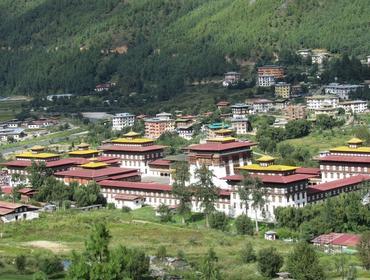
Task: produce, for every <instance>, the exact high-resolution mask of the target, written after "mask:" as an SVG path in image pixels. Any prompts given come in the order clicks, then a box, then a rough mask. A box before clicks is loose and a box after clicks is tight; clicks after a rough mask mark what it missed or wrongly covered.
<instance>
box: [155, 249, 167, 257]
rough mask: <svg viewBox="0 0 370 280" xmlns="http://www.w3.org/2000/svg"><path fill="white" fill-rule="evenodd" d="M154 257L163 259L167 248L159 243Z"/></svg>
mask: <svg viewBox="0 0 370 280" xmlns="http://www.w3.org/2000/svg"><path fill="white" fill-rule="evenodd" d="M156 257H157V258H159V259H161V260H163V259H164V258H165V257H167V249H166V247H165V246H163V245H161V246H159V247H158V249H157V253H156Z"/></svg>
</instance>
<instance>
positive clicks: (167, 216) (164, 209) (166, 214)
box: [157, 204, 172, 222]
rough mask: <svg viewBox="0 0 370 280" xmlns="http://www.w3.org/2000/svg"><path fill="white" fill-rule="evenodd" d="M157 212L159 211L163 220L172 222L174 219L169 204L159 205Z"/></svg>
mask: <svg viewBox="0 0 370 280" xmlns="http://www.w3.org/2000/svg"><path fill="white" fill-rule="evenodd" d="M157 212H158V213H159V218H160V220H161V222H170V221H171V220H172V213H171V209H170V208H169V207H168V206H167V205H165V204H161V205H159V207H158V209H157Z"/></svg>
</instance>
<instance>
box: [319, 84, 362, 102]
mask: <svg viewBox="0 0 370 280" xmlns="http://www.w3.org/2000/svg"><path fill="white" fill-rule="evenodd" d="M360 88H363V86H361V85H341V84H338V83H331V84H329V85H327V86H326V87H325V93H326V94H334V95H336V96H338V97H339V98H340V99H344V100H347V99H349V95H350V93H351V92H356V91H357V90H358V89H360Z"/></svg>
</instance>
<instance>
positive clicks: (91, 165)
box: [81, 161, 108, 168]
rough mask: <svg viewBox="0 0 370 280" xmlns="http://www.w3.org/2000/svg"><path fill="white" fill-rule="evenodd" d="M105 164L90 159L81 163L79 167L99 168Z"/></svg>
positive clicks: (105, 165)
mask: <svg viewBox="0 0 370 280" xmlns="http://www.w3.org/2000/svg"><path fill="white" fill-rule="evenodd" d="M107 166H108V164H106V163H105V162H96V161H92V162H89V163H85V164H82V165H81V167H83V168H101V167H107Z"/></svg>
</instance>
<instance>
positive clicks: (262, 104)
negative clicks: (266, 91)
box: [246, 98, 274, 114]
mask: <svg viewBox="0 0 370 280" xmlns="http://www.w3.org/2000/svg"><path fill="white" fill-rule="evenodd" d="M246 103H247V104H248V105H250V106H251V108H252V109H251V111H250V113H251V114H257V113H267V112H269V111H270V110H271V109H272V108H273V107H274V103H273V102H272V101H271V100H268V99H259V98H257V99H247V100H246Z"/></svg>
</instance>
